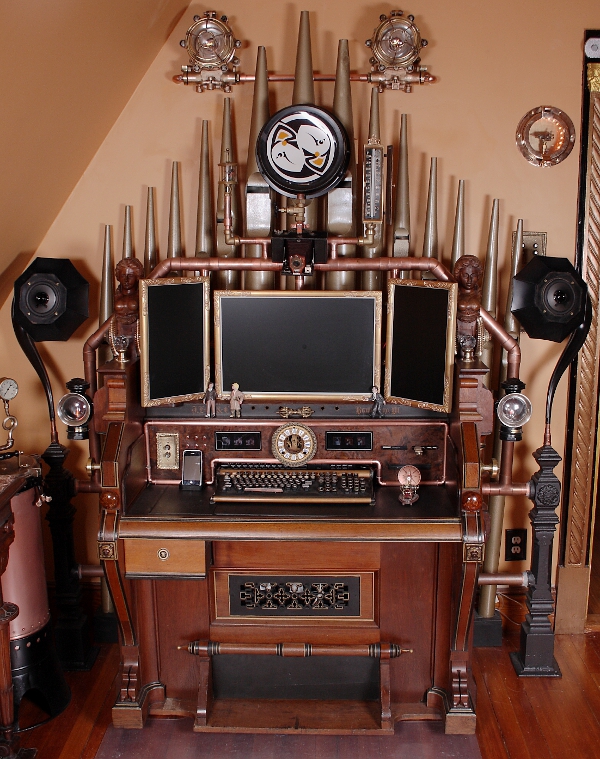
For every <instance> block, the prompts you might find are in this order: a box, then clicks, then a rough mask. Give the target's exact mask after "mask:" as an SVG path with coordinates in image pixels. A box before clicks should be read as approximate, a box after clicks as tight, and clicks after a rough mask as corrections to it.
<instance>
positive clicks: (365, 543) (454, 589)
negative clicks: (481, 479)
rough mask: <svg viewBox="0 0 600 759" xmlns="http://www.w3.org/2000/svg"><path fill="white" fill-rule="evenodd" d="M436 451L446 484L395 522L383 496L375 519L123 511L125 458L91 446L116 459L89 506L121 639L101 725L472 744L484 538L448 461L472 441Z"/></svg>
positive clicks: (368, 514)
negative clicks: (473, 626)
mask: <svg viewBox="0 0 600 759" xmlns="http://www.w3.org/2000/svg"><path fill="white" fill-rule="evenodd" d="M196 424H197V425H199V424H200V423H196ZM208 424H210V422H206V425H208ZM124 425H125V423H124ZM200 426H201V425H200ZM338 426H339V423H338ZM122 432H123V434H121V435H120V436H119V440H123V441H127V442H126V443H125V442H124V443H123V445H128V446H129V448H130V449H131V451H134V452H135V451H136V450H137V449H138V448H139V447H140V443H139V442H138V438H136V437H135V435H130V436H129V437H128V435H127V434H125V431H124V430H123V431H122ZM447 436H448V439H447V441H445V444H444V451H445V461H444V462H443V468H442V470H441V471H444V474H445V480H444V482H443V483H435V484H426V485H424V486H422V487H421V489H420V497H419V500H418V502H417V503H416V504H414V505H413V506H410V507H407V506H403V505H402V504H400V503H399V501H398V493H399V490H398V488H394V487H393V486H389V485H383V486H381V485H379V486H378V487H377V491H376V499H375V504H374V505H370V504H366V505H365V504H360V505H353V506H344V505H343V504H342V505H340V504H334V505H333V506H332V505H323V504H321V505H318V506H312V505H306V504H287V505H285V506H278V505H273V504H270V505H264V504H263V505H260V504H257V503H252V504H248V505H243V504H236V505H235V507H234V505H231V507H229V506H228V505H227V504H223V503H218V504H215V503H212V502H211V493H212V486H211V485H210V484H209V485H207V486H205V487H204V488H203V489H202V490H200V491H196V492H194V491H191V492H190V491H182V490H180V489H179V488H178V486H177V485H175V484H172V483H164V482H156V483H153V484H152V483H151V484H149V485H148V486H147V487H145V488H144V489H143V490H142V491H141V492H140V494H139V495H138V496H137V497H135V498H132V499H131V502H130V503H126V504H123V503H122V501H121V498H122V496H121V493H127V492H129V491H128V490H127V478H128V477H131V478H132V480H133V481H137V480H138V479H139V472H136V471H135V469H136V467H135V466H134V465H132V464H131V462H135V461H136V460H137V459H136V456H135V455H129V456H128V455H127V454H126V452H125V451H122V450H120V449H119V445H118V444H116V445H114V446H112V447H106V446H105V450H106V451H110V455H111V456H112V458H113V459H114V460H115V461H119V460H124V461H126V462H127V461H129V462H130V463H129V468H127V467H124V469H123V471H124V472H125V474H124V478H123V481H122V482H121V488H119V489H114V488H105V489H103V492H102V493H101V506H102V520H101V530H100V538H99V541H100V542H99V545H100V555H101V557H102V558H103V560H104V566H105V569H106V574H107V578H108V581H109V586H110V589H111V592H112V595H113V598H114V600H115V608H116V611H117V615H118V617H119V620H120V623H121V627H122V635H123V643H122V651H123V657H122V658H123V663H122V676H121V691H120V695H119V698H118V700H117V703H116V704H115V707H114V709H113V721H114V724H115V725H117V726H120V727H142V725H143V724H144V720H145V718H146V716H147V715H148V714H151V715H193V716H194V717H195V721H194V729H195V730H199V731H201V730H222V731H238V730H242V731H251V732H252V731H276V732H281V731H287V730H290V731H294V732H297V731H298V730H300V731H309V732H310V731H327V732H334V733H356V732H359V733H362V732H364V731H376V732H382V731H383V732H389V733H391V732H393V727H394V722H395V721H397V720H401V719H445V724H446V730H447V731H448V732H465V733H467V732H473V730H474V728H475V708H474V690H473V684H472V680H471V675H470V667H469V656H470V652H469V648H470V643H469V640H470V619H471V611H472V601H473V596H474V592H475V587H476V579H477V571H478V568H479V565H480V562H481V560H482V558H483V531H482V527H481V521H480V515H479V511H477V510H474V511H470V510H468V509H467V508H465V509H461V508H460V504H459V500H458V498H459V492H460V491H461V490H462V491H463V495H464V492H467V491H466V490H465V488H464V482H463V481H461V483H460V484H461V485H462V486H463V487H459V486H458V483H457V482H456V477H457V474H456V473H457V472H462V473H463V475H461V477H463V478H464V477H465V476H467V474H468V473H469V472H470V473H471V475H472V473H473V470H472V467H470V466H469V465H468V464H469V462H465V461H464V460H463V458H464V453H463V452H464V451H465V450H467V451H469V450H474V451H477V445H476V443H477V439H476V428H475V425H474V424H472V423H469V422H467V423H463V424H462V425H458V426H457V433H456V439H457V440H458V441H459V445H458V446H457V445H455V443H454V442H453V434H452V430H451V428H447ZM139 439H140V440H141V439H142V438H139ZM146 439H148V438H146ZM465 440H466V444H465ZM131 451H130V452H131ZM149 459H151V456H149ZM104 463H105V465H106V466H107V468H109V469H110V466H109V464H110V462H106V461H105V462H104ZM438 463H439V462H438ZM470 463H471V464H473V463H474V464H475V465H476V466H478V462H470ZM464 473H467V474H464ZM136 492H137V491H136ZM469 492H470V493H471V495H472V494H473V493H475V494H476V491H474V490H471V491H469ZM479 503H480V501H479ZM476 505H477V504H476Z"/></svg>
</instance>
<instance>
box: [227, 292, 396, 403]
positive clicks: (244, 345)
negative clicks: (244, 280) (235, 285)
mask: <svg viewBox="0 0 600 759" xmlns="http://www.w3.org/2000/svg"><path fill="white" fill-rule="evenodd" d="M214 309H215V385H216V388H217V392H218V394H219V395H220V396H221V397H223V398H227V397H228V396H229V393H230V392H231V386H232V384H233V383H237V384H238V385H239V387H240V390H241V391H242V392H243V393H244V395H245V396H246V398H247V399H255V400H259V401H261V400H265V401H268V400H277V401H279V400H281V401H299V402H302V401H313V402H314V401H322V402H328V401H332V402H335V401H364V400H367V399H368V398H370V396H371V391H372V388H373V386H376V387H378V388H379V387H380V373H381V368H380V367H381V318H382V313H381V309H382V296H381V293H380V292H355V291H352V292H331V291H327V292H325V291H310V290H301V291H290V292H285V291H260V292H254V291H236V290H224V291H217V292H215V293H214Z"/></svg>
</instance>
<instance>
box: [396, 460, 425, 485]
mask: <svg viewBox="0 0 600 759" xmlns="http://www.w3.org/2000/svg"><path fill="white" fill-rule="evenodd" d="M398 482H399V483H400V487H416V486H417V485H418V484H419V483H420V482H421V472H419V470H418V469H417V467H416V466H411V465H410V464H408V465H407V466H403V467H402V469H400V470H399V471H398Z"/></svg>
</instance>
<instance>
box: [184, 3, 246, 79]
mask: <svg viewBox="0 0 600 759" xmlns="http://www.w3.org/2000/svg"><path fill="white" fill-rule="evenodd" d="M179 44H180V45H181V47H184V48H186V50H187V51H188V54H189V56H190V65H191V67H192V69H193V70H194V71H200V70H201V69H219V68H220V69H222V70H226V69H227V67H228V65H229V63H233V64H234V65H237V64H238V63H239V61H238V60H237V58H235V57H234V56H235V50H236V48H237V47H239V46H240V41H239V40H236V38H235V37H234V35H233V32H232V31H231V28H230V26H229V25H228V24H227V16H221V18H217V14H216V13H215V11H206V12H205V13H204V15H203V16H202V17H200V16H194V23H193V24H192V25H191V26H190V28H189V29H188V30H187V33H186V36H185V39H184V40H181V42H180V43H179Z"/></svg>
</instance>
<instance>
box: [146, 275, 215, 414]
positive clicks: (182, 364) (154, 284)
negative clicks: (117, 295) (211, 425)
mask: <svg viewBox="0 0 600 759" xmlns="http://www.w3.org/2000/svg"><path fill="white" fill-rule="evenodd" d="M140 361H141V374H142V406H161V405H164V404H166V403H175V402H179V401H193V400H198V399H199V398H202V397H203V396H204V392H205V390H206V388H207V386H208V383H209V381H210V288H209V282H208V278H206V277H175V278H172V279H144V280H142V281H141V282H140Z"/></svg>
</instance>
